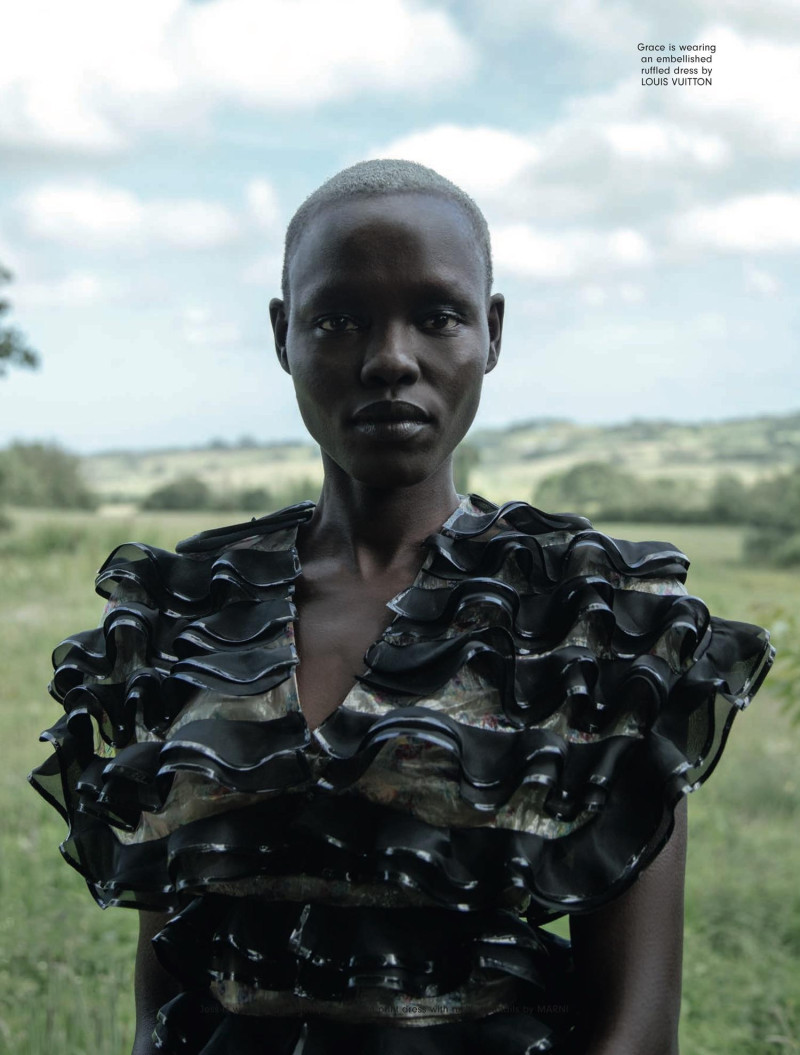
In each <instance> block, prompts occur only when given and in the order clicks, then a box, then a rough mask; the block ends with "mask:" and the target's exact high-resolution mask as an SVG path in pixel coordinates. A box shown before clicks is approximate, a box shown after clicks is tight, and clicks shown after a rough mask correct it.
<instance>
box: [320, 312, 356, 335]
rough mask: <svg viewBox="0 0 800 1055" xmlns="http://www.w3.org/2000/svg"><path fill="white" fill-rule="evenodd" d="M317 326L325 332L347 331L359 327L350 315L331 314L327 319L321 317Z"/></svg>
mask: <svg viewBox="0 0 800 1055" xmlns="http://www.w3.org/2000/svg"><path fill="white" fill-rule="evenodd" d="M317 326H318V327H319V329H321V330H324V331H325V333H346V332H347V331H349V330H357V329H358V323H357V322H356V320H355V319H354V318H352V317H351V316H350V315H329V316H328V317H327V318H325V319H320V320H319V322H318V323H317Z"/></svg>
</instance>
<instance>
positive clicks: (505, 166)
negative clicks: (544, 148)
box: [369, 124, 539, 195]
mask: <svg viewBox="0 0 800 1055" xmlns="http://www.w3.org/2000/svg"><path fill="white" fill-rule="evenodd" d="M538 154H539V151H538V149H537V148H536V146H535V145H534V143H533V142H532V140H531V139H530V138H527V137H525V136H521V135H516V134H515V133H513V132H507V131H505V130H503V129H500V128H490V127H486V126H478V127H472V128H469V127H464V126H461V125H454V124H446V125H436V126H434V127H433V128H426V129H424V130H422V131H419V132H413V133H411V135H407V136H401V137H400V138H398V139H393V140H391V141H390V142H389V143H386V144H384V145H383V146H379V147H375V148H373V150H371V151H370V154H369V156H370V157H389V158H405V159H406V160H407V161H417V162H419V163H420V164H421V165H429V166H430V167H431V168H433V169H436V171H437V172H440V173H441V174H442V175H443V176H446V177H447V179H451V180H452V181H453V182H454V183H457V184H458V185H459V186H461V187H463V188H464V190H466V191H468V192H470V193H472V194H476V195H479V194H486V193H488V192H490V191H498V190H501V189H502V188H503V187H505V186H507V185H508V183H510V182H511V181H512V180H513V179H514V178H515V177H516V176H518V175H519V173H520V172H521V171H522V170H523V169H524V168H526V167H527V166H528V165H531V164H533V163H534V162H535V161H536V159H537V157H538Z"/></svg>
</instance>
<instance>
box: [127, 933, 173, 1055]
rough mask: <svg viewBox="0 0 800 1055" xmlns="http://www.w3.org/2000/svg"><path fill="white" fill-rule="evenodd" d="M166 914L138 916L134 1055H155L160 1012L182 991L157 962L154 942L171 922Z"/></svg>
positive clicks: (132, 1054)
mask: <svg viewBox="0 0 800 1055" xmlns="http://www.w3.org/2000/svg"><path fill="white" fill-rule="evenodd" d="M169 918H170V917H169V915H167V914H166V913H163V912H140V913H139V944H138V946H137V948H136V978H135V982H134V994H135V998H136V1037H135V1039H134V1042H133V1050H132V1052H131V1055H156V1049H155V1048H154V1047H153V1041H152V1033H153V1029H154V1028H155V1024H156V1015H157V1014H158V1009H159V1008H160V1007H161V1006H162V1005H163V1004H166V1003H167V1002H168V1001H169V1000H171V999H172V998H173V997H174V996H177V995H178V993H179V992H180V987H179V986H178V983H177V982H176V981H175V979H174V978H173V977H172V975H171V974H168V973H167V971H165V970H164V968H163V967H162V966H161V964H160V963H159V962H158V960H157V959H156V954H155V952H154V951H153V946H152V944H151V942H152V939H153V938H154V937H155V936H156V934H158V932H159V931H160V930H162V929H163V928H164V927H165V926H166V925H167V922H168V921H169Z"/></svg>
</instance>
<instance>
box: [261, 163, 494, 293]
mask: <svg viewBox="0 0 800 1055" xmlns="http://www.w3.org/2000/svg"><path fill="white" fill-rule="evenodd" d="M413 192H418V193H423V194H435V195H438V196H439V197H441V198H444V199H445V200H447V201H451V202H453V204H454V205H457V206H458V207H459V208H460V209H462V211H463V212H464V213H465V215H466V216H467V218H468V220H469V222H470V225H471V226H472V230H473V233H474V235H475V242H476V244H477V248H478V251H479V253H480V254H481V256H482V257H483V264H484V269H485V271H486V295H487V296H489V294H490V293H491V291H492V247H491V239H490V237H489V226H488V224H487V223H486V218H485V217H484V215H483V213H482V212H481V210H480V209H479V208H478V206H477V205H476V204H475V202H474V201H473V200H472V198H470V196H469V195H468V194H467V193H466V192H465V191H463V190H462V189H461V188H460V187H459V186H457V185H456V184H455V183H452V182H451V181H450V180H449V179H445V177H444V176H440V175H439V173H438V172H436V171H434V169H431V168H427V167H426V166H425V165H419V164H417V162H416V161H404V160H402V159H400V158H374V159H372V160H370V161H359V162H358V164H356V165H351V166H350V167H349V168H346V169H342V171H341V172H337V173H336V175H335V176H331V178H330V179H329V180H326V181H325V182H324V183H323V184H322V185H321V186H320V187H317V189H316V190H315V191H313V192H312V193H311V194H309V196H308V197H307V198H306V200H305V201H304V202H303V203H302V205H301V206H300V208H299V209H298V210H297V212H296V213H295V214H294V216H293V217H292V218H291V220H290V221H289V226H288V227H287V229H286V241H285V243H284V249H283V273H282V276H281V287H282V292H283V300H284V303H285V305H286V308H287V310H288V306H289V265H290V264H291V260H292V256H293V254H294V251H295V249H296V247H297V242H298V240H299V238H300V235H301V234H302V232H303V230H304V229H305V227H306V224H308V222H309V221H310V219H311V217H312V216H313V215H314V213H315V212H316V211H317V210H318V209H320V208H321V207H322V206H323V205H333V204H335V203H336V202H341V201H347V200H349V199H351V198H359V197H364V198H367V197H377V196H379V195H381V194H405V193H413Z"/></svg>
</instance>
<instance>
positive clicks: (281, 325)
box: [269, 297, 292, 374]
mask: <svg viewBox="0 0 800 1055" xmlns="http://www.w3.org/2000/svg"><path fill="white" fill-rule="evenodd" d="M269 317H270V321H271V322H272V333H273V335H274V337H275V352H276V353H277V356H278V362H279V363H280V364H281V366H282V367H283V369H284V370H285V371H286V373H287V374H290V373H291V372H292V371H291V370H290V369H289V359H288V357H287V355H286V334H287V333H288V330H289V319H288V317H287V314H286V305H285V304H284V302H283V301H282V300H280V299H279V298H278V297H273V298H272V300H271V301H270V302H269Z"/></svg>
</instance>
